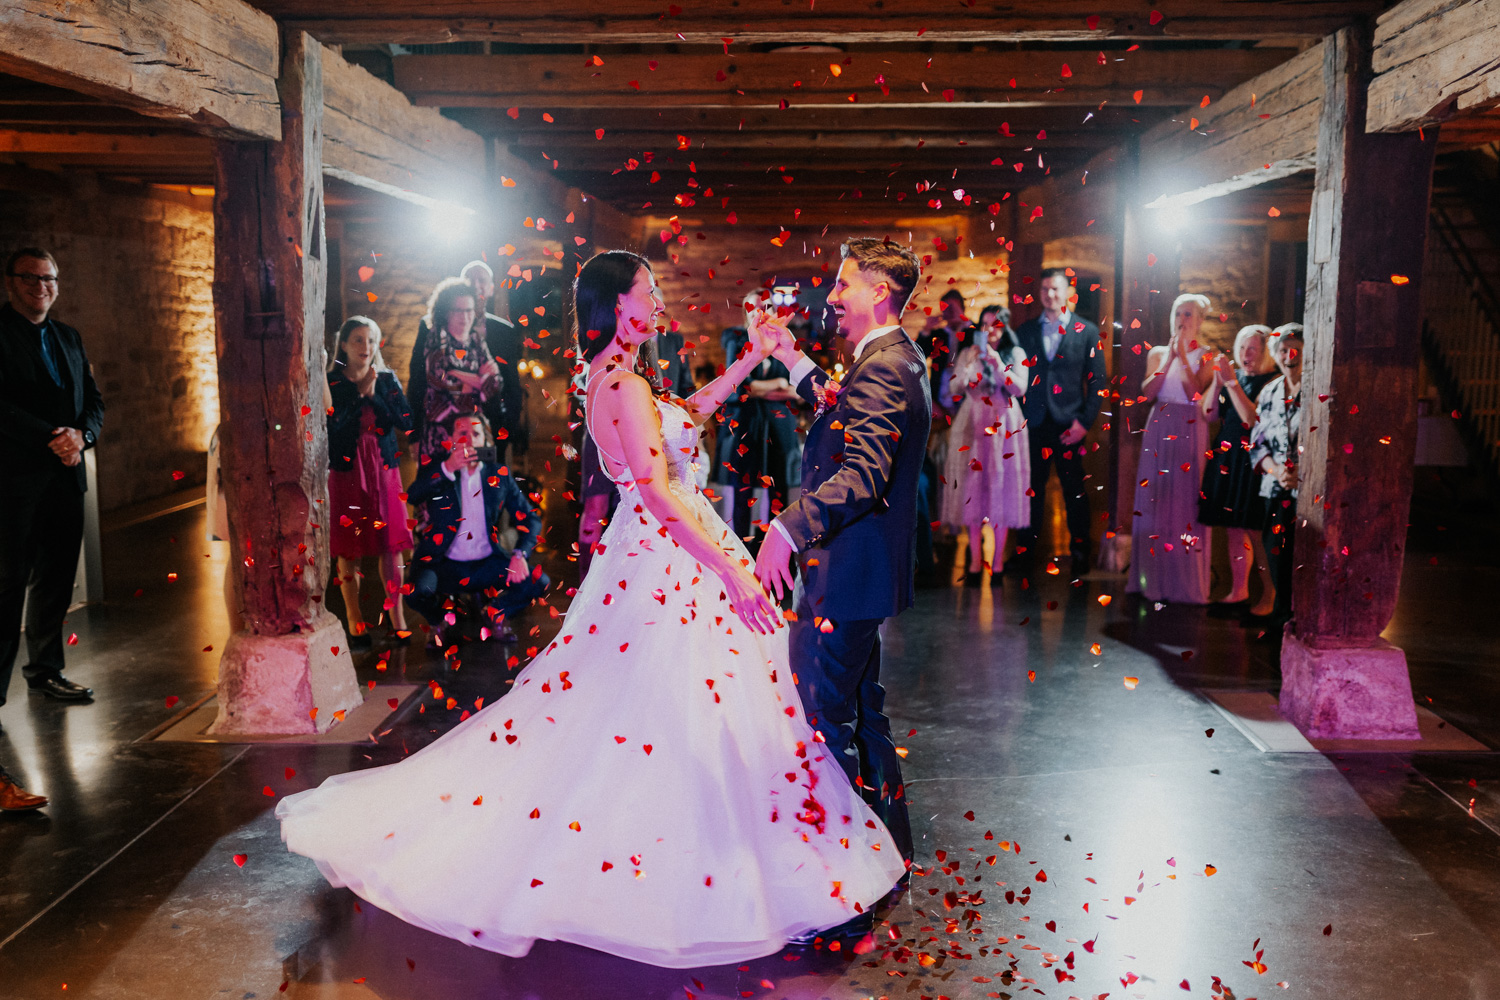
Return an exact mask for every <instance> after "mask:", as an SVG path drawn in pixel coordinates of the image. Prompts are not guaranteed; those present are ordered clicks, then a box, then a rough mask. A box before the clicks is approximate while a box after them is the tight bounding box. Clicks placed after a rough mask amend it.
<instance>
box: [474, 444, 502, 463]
mask: <svg viewBox="0 0 1500 1000" xmlns="http://www.w3.org/2000/svg"><path fill="white" fill-rule="evenodd" d="M474 454H476V455H478V456H479V460H480V461H481V462H498V461H500V456H499V454H498V449H496V448H495V447H494V446H493V445H481V446H480V447H478V448H475V449H474Z"/></svg>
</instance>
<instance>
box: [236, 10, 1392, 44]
mask: <svg viewBox="0 0 1500 1000" xmlns="http://www.w3.org/2000/svg"><path fill="white" fill-rule="evenodd" d="M261 7H262V8H263V9H265V10H266V11H268V12H270V13H271V14H273V15H274V16H276V17H277V18H279V19H284V20H288V21H294V22H298V23H299V24H301V25H302V26H304V27H306V28H307V30H309V31H311V32H313V33H314V34H316V35H317V36H318V37H320V38H322V39H324V40H325V41H328V42H338V43H353V42H401V43H441V42H453V41H506V42H524V43H532V44H576V43H578V42H579V41H580V40H583V39H587V40H588V41H590V42H594V43H596V44H604V43H660V44H675V43H681V42H688V43H705V42H706V43H710V44H714V45H718V44H720V43H721V39H726V38H727V39H731V40H732V41H733V42H734V43H736V44H741V45H744V44H750V43H764V42H778V43H783V44H788V43H814V44H820V43H828V42H861V41H862V42H911V41H917V40H923V41H1016V42H1024V41H1046V42H1060V41H1066V42H1084V43H1088V42H1091V41H1095V40H1098V39H1101V38H1143V39H1144V38H1161V37H1168V38H1226V39H1227V38H1245V39H1260V38H1284V37H1302V38H1316V37H1322V36H1323V35H1325V34H1327V33H1328V32H1330V31H1333V30H1335V29H1336V28H1338V27H1340V26H1342V25H1345V24H1348V23H1350V21H1351V20H1353V19H1354V18H1357V17H1361V16H1368V15H1373V14H1375V13H1378V12H1379V11H1380V9H1381V8H1382V7H1383V4H1382V3H1380V2H1378V0H1310V2H1304V3H1297V4H1294V5H1293V4H1284V3H1274V2H1264V0H1261V2H1257V0H1199V2H1196V3H1194V4H1192V5H1191V9H1185V10H1174V9H1172V8H1170V7H1168V8H1166V10H1165V11H1164V12H1163V13H1165V14H1166V15H1167V16H1162V14H1161V13H1157V12H1156V11H1155V10H1154V8H1153V5H1152V4H1151V3H1148V2H1120V0H1115V2H1113V3H1109V2H1106V3H1096V2H1092V0H1048V2H1046V3H1020V2H996V0H976V2H974V3H972V4H971V3H954V2H952V0H900V2H897V0H889V2H882V0H818V2H817V3H816V4H808V3H805V2H803V0H795V2H794V0H767V2H757V3H750V2H741V3H726V2H722V0H720V2H713V3H695V4H670V3H666V2H665V0H609V2H605V0H584V2H575V3H569V4H539V3H536V2H534V0H363V2H360V3H358V4H345V5H339V6H337V7H335V6H334V5H331V4H329V3H327V2H326V0H261Z"/></svg>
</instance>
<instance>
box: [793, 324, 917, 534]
mask: <svg viewBox="0 0 1500 1000" xmlns="http://www.w3.org/2000/svg"><path fill="white" fill-rule="evenodd" d="M892 330H901V332H902V333H905V332H906V331H905V329H903V328H902V326H901V324H900V323H896V324H894V325H893V326H878V327H876V328H875V329H873V330H871V331H870V332H869V333H867V334H865V335H864V337H863V338H861V340H860V342H859V343H857V344H855V345H854V360H853V361H851V362H849V367H850V368H851V369H852V368H853V367H854V366H855V364H857V363H858V362H859V356H860V355H861V354H863V353H865V348H866V347H868V346H869V345H870V344H873V343H874V342H875V341H876V339H878V338H880V337H884V336H885V335H886V334H888V333H890V332H891V331H892ZM907 338H908V339H910V334H908V335H907ZM816 367H818V364H817V362H816V361H814V360H813V359H812V358H810V357H808V356H807V355H806V354H804V355H802V359H801V360H800V361H798V362H797V363H796V364H795V365H793V366H792V375H791V378H790V379H789V380H788V381H790V382H791V383H792V385H793V386H794V387H795V386H799V385H801V384H802V380H803V379H805V378H807V376H808V374H809V373H810V372H811V371H812V370H813V369H814V368H816ZM771 527H773V528H775V529H776V532H777V534H779V535H780V536H781V537H782V538H784V539H786V543H787V544H788V545H790V546H791V547H792V549H793V550H794V551H795V550H796V548H797V545H796V543H795V542H793V541H792V536H791V535H790V534H789V533H788V532H787V530H786V528H784V527H783V526H782V524H781V522H780V521H772V522H771Z"/></svg>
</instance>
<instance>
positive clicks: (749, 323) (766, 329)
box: [745, 309, 797, 367]
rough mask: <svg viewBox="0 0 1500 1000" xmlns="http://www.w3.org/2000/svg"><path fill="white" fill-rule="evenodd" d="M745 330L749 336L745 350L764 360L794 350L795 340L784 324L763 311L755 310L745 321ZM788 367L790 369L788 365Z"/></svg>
mask: <svg viewBox="0 0 1500 1000" xmlns="http://www.w3.org/2000/svg"><path fill="white" fill-rule="evenodd" d="M745 329H746V330H747V331H748V332H749V334H750V343H749V344H748V345H746V348H747V350H749V351H751V352H753V353H754V354H755V355H756V356H757V357H759V358H761V359H765V358H768V357H777V356H780V355H783V354H787V353H790V352H792V351H795V350H796V345H797V338H796V337H795V336H794V335H793V334H792V331H791V330H790V329H789V328H788V327H787V325H786V324H785V323H783V322H782V321H781V320H779V319H777V318H776V317H775V316H773V315H772V314H771V313H769V312H767V311H765V310H764V309H757V310H755V311H754V312H752V313H750V314H749V316H747V317H746V319H745ZM788 367H791V366H790V365H788Z"/></svg>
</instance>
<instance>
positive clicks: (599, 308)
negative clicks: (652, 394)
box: [573, 250, 662, 392]
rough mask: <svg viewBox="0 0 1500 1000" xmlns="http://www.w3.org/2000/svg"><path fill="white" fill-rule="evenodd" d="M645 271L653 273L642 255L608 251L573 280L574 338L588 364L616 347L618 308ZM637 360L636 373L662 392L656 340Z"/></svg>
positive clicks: (642, 348) (592, 259) (643, 346)
mask: <svg viewBox="0 0 1500 1000" xmlns="http://www.w3.org/2000/svg"><path fill="white" fill-rule="evenodd" d="M643 269H644V270H646V271H650V270H651V262H650V261H648V260H646V258H644V257H642V256H641V255H640V254H635V253H631V252H630V251H629V250H605V251H604V252H602V253H596V254H594V256H592V257H590V258H589V259H588V261H587V263H585V264H584V265H583V267H582V268H581V269H580V270H579V272H578V277H576V278H574V279H573V336H574V337H575V338H577V341H578V354H579V356H580V357H581V358H582V359H583V360H584V361H585V362H587V363H592V362H593V360H594V359H595V358H597V357H598V356H599V355H601V354H603V353H604V351H605V349H607V348H608V347H609V345H610V344H612V343H614V339H615V333H616V332H618V324H619V316H618V315H617V314H616V313H615V308H616V306H618V305H619V302H620V296H621V295H624V294H625V293H626V292H628V291H630V288H631V286H632V285H634V284H635V279H636V277H637V276H638V275H639V274H640V273H641V271H642V270H643ZM636 359H637V363H636V371H637V372H639V373H640V374H641V375H643V376H645V378H646V380H647V381H649V382H650V383H651V387H652V389H654V390H655V391H657V392H661V391H662V384H661V369H660V366H659V365H658V364H657V363H656V362H657V354H656V338H655V337H652V338H651V339H650V340H647V341H646V342H645V343H643V344H641V346H640V350H639V352H638V353H637V355H636Z"/></svg>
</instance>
